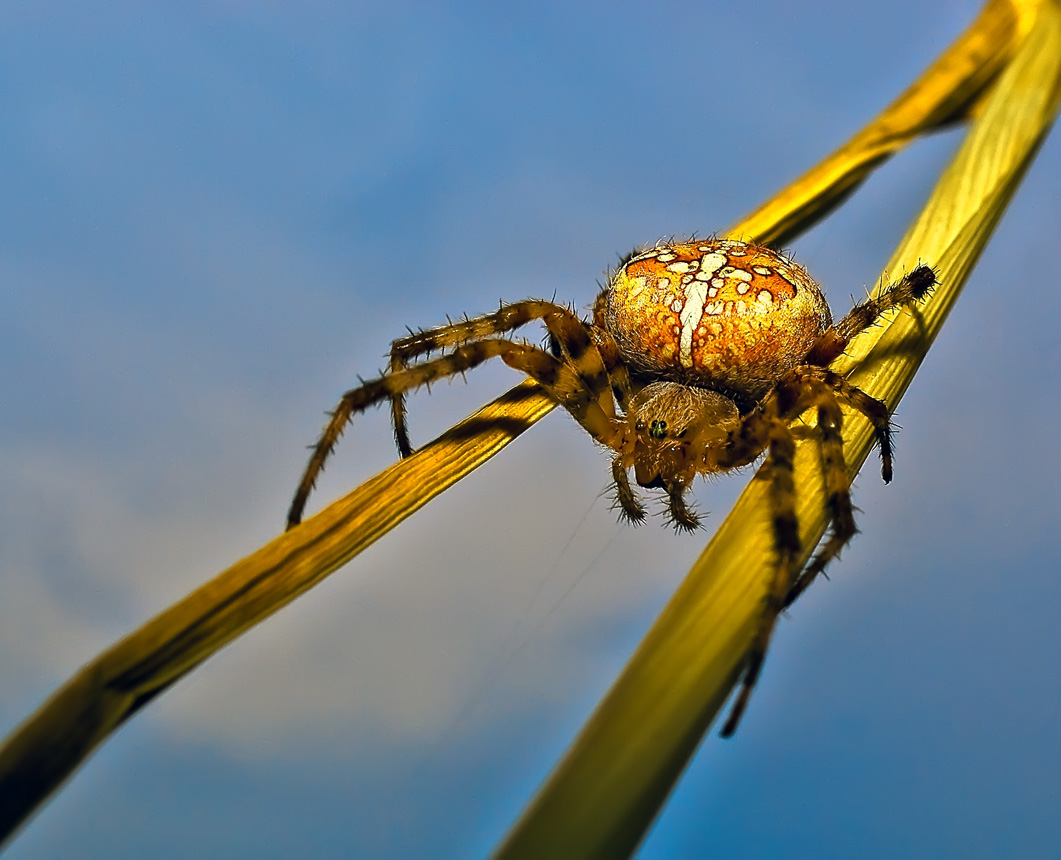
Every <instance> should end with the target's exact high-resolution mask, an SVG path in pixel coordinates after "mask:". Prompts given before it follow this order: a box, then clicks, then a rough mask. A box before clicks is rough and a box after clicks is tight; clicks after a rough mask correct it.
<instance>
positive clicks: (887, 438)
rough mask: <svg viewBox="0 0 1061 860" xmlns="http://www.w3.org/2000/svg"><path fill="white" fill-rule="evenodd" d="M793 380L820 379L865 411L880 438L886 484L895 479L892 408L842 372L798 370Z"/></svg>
mask: <svg viewBox="0 0 1061 860" xmlns="http://www.w3.org/2000/svg"><path fill="white" fill-rule="evenodd" d="M792 375H793V378H794V379H795V380H798V381H799V383H800V384H802V382H803V380H806V379H809V378H813V379H818V380H820V381H821V382H823V383H824V384H825V385H827V386H828V387H829V388H830V389H832V391H833V392H834V393H835V395H836V396H837V397H839V398H840V399H841V400H842V401H843V402H844V403H846V404H847V405H848V406H850V407H851V408H852V409H854V410H856V411H857V412H861V413H862V415H864V416H865V417H866V418H867V419H868V420H869V422H870V423H871V424H872V425H873V434H874V436H876V439H877V448H878V449H879V451H880V461H881V469H880V471H881V478H883V479H884V483H885V484H890V483H891V480H892V457H893V448H892V422H891V415H890V413H889V412H888V407H887V406H886V405H885V404H884V403H883V402H882V401H880V400H877V398H875V397H870V396H869V395H868V394H866V392H865V391H863V390H862V389H861V388H858V387H856V386H854V385H852V384H851V383H850V382H848V381H847V379H845V378H844V377H843V376H841V375H840V374H839V373H834V372H833V371H831V370H826V369H825V368H820V367H811V366H806V367H797V368H796V369H795V370H794V371H792Z"/></svg>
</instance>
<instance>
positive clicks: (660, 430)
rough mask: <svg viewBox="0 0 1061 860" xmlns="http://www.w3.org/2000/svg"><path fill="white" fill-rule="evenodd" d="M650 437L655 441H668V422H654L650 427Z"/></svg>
mask: <svg viewBox="0 0 1061 860" xmlns="http://www.w3.org/2000/svg"><path fill="white" fill-rule="evenodd" d="M648 435H649V436H651V437H652V438H653V439H666V438H667V422H666V421H653V422H652V423H651V424H650V425H649V427H648Z"/></svg>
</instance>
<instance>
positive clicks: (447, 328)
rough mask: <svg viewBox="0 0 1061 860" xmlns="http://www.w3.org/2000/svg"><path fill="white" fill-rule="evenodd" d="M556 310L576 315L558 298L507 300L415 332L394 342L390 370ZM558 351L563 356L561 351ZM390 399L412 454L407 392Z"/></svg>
mask: <svg viewBox="0 0 1061 860" xmlns="http://www.w3.org/2000/svg"><path fill="white" fill-rule="evenodd" d="M556 313H561V314H565V315H570V316H575V315H574V313H573V312H572V311H571V310H570V309H569V308H567V307H564V306H563V305H559V304H557V303H555V302H550V301H545V300H544V299H526V300H525V301H521V302H513V303H512V304H503V305H501V307H500V309H498V310H497V311H495V312H494V313H491V314H483V315H482V316H478V317H472V318H470V319H463V320H460V321H459V322H455V323H450V324H449V325H444V326H439V327H438V328H433V329H427V330H426V331H420V332H415V333H414V334H411V335H409V336H408V337H403V338H400V339H398V340H396V341H394V343H392V344H391V352H390V367H389V371H390V373H397V372H399V371H402V370H405V369H406V368H408V367H409V366H410V363H411V362H412V361H413V360H414V359H416V358H419V357H420V356H425V355H429V354H430V353H432V352H436V351H440V350H446V349H452V348H454V347H457V346H460V345H461V344H465V343H469V342H472V341H477V340H482V339H483V338H487V337H495V336H497V335H502V334H507V333H508V332H511V331H514V330H515V329H517V328H520V327H521V326H524V325H527V324H528V323H531V322H534V321H535V320H544V319H545V318H546V317H547V316H548V315H550V314H556ZM576 319H577V317H576ZM580 325H581V322H580ZM550 339H551V340H553V341H555V339H556V335H555V334H553V333H552V332H550ZM554 354H555V355H556V356H557V357H559V353H554ZM390 402H391V418H392V422H393V426H394V441H395V443H396V444H397V446H398V453H399V455H400V456H402V457H408V456H409V455H410V454H412V452H413V446H412V442H411V441H410V439H409V425H408V422H407V420H406V407H405V395H404V392H401V393H398V394H395V395H393V396H392V397H391V398H390Z"/></svg>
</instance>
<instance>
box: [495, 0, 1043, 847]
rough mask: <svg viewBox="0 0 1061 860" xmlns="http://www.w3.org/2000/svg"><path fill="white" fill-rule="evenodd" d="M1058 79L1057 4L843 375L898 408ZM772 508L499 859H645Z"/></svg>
mask: <svg viewBox="0 0 1061 860" xmlns="http://www.w3.org/2000/svg"><path fill="white" fill-rule="evenodd" d="M1059 82H1061V9H1059V8H1058V7H1057V6H1056V5H1054V4H1049V5H1046V6H1044V8H1043V9H1042V11H1041V14H1040V16H1039V18H1038V20H1037V22H1036V24H1035V26H1034V27H1033V28H1032V30H1031V32H1030V33H1029V35H1028V37H1027V40H1026V42H1025V43H1024V44H1023V46H1022V47H1021V49H1020V51H1019V53H1018V54H1017V55H1016V57H1015V58H1014V60H1013V62H1012V64H1011V65H1010V67H1009V68H1008V69H1007V70H1006V72H1005V73H1004V74H1003V76H1002V77H1001V79H1000V81H999V83H998V86H997V88H996V89H995V90H994V91H993V92H992V94H991V96H990V97H989V99H988V100H987V102H986V103H985V105H984V109H983V112H982V115H981V117H980V119H979V120H978V122H977V123H976V125H975V126H974V128H973V129H972V131H971V132H970V134H969V136H968V137H967V139H966V141H965V142H964V144H963V146H962V148H961V150H960V152H959V153H958V155H957V156H956V157H955V160H954V161H953V163H952V164H951V165H950V167H949V168H948V169H947V171H946V172H945V174H944V176H943V177H942V179H941V180H940V183H939V185H938V186H937V188H936V190H935V192H934V193H933V195H932V197H931V199H930V200H929V202H928V204H927V206H926V207H925V209H924V211H923V212H922V213H921V215H920V217H919V218H918V220H917V221H916V222H915V223H914V225H913V227H912V228H911V229H910V231H909V232H908V234H907V236H906V237H905V238H904V240H903V242H902V243H901V245H900V247H899V248H898V250H897V251H896V253H895V255H894V257H893V258H892V260H891V262H890V264H889V268H890V270H891V271H901V270H903V269H906V270H909V269H910V268H912V267H913V266H914V265H916V264H917V262H918V261H919V260H923V261H926V262H930V263H931V264H932V265H933V266H935V267H937V269H938V273H939V277H940V280H941V282H942V285H941V286H940V287H939V288H938V289H937V290H936V292H935V293H934V294H933V295H932V296H931V298H930V300H929V301H928V303H927V305H925V306H924V307H923V308H920V309H918V310H917V311H911V310H904V311H902V312H901V313H899V314H898V316H897V317H896V318H895V319H893V320H892V321H891V322H890V323H889V324H886V325H884V326H880V327H878V328H875V329H872V330H870V331H869V332H866V333H865V334H864V335H863V336H861V337H860V338H859V339H858V340H857V341H856V342H855V343H854V344H852V349H851V351H850V354H849V355H846V356H844V360H843V363H842V366H841V367H840V369H841V370H843V371H851V378H852V379H853V381H854V382H855V383H856V384H857V385H858V386H859V387H861V388H862V389H863V390H865V391H867V392H868V393H869V394H871V395H873V396H874V397H878V398H881V399H883V400H885V401H886V402H887V403H888V404H889V405H891V406H892V407H894V405H895V404H896V403H897V402H898V399H899V398H900V397H901V396H902V393H903V392H904V391H905V390H906V387H907V386H908V385H909V383H910V380H911V379H912V377H913V374H914V373H915V371H916V370H917V368H918V366H919V365H920V363H921V360H922V359H923V357H924V355H925V353H926V351H927V349H928V347H929V345H930V344H931V342H932V340H933V339H934V337H935V335H936V333H937V332H938V331H939V329H940V327H941V325H942V323H943V321H944V319H945V318H946V316H947V313H948V312H949V310H950V308H951V307H952V305H953V303H954V301H955V300H956V298H957V296H958V294H959V292H960V290H961V287H962V285H963V284H964V282H965V279H966V277H967V276H968V274H969V272H970V271H971V269H972V266H973V265H974V263H975V261H976V259H977V257H978V256H979V254H980V252H981V251H982V250H983V248H984V246H985V244H986V242H987V240H988V237H989V235H990V233H991V231H992V228H993V227H994V225H995V224H996V223H997V221H998V219H999V218H1000V217H1001V215H1002V213H1003V211H1004V210H1005V208H1006V205H1007V203H1008V202H1009V199H1010V197H1011V196H1012V194H1013V192H1014V191H1015V190H1016V188H1017V185H1018V184H1019V181H1020V179H1021V177H1022V176H1023V174H1024V171H1025V170H1026V169H1027V167H1028V165H1029V164H1030V163H1031V160H1032V158H1033V157H1034V154H1035V152H1036V150H1037V148H1038V145H1039V143H1040V142H1041V140H1042V139H1043V137H1044V135H1045V134H1046V132H1047V131H1048V129H1049V127H1050V125H1051V123H1052V122H1053V119H1054V115H1055V114H1056V111H1057V107H1058V86H1059ZM838 364H840V363H839V362H838ZM871 437H872V433H871V429H870V427H869V425H868V423H867V422H865V421H864V420H859V419H857V418H855V417H854V416H851V418H850V420H848V421H847V422H845V426H844V440H845V450H846V455H847V460H848V469H849V472H850V474H852V475H854V473H856V472H857V471H858V469H859V468H860V466H861V465H862V463H863V462H864V460H865V459H866V456H867V454H868V452H869V450H870V447H871V444H872V438H871ZM796 466H797V472H798V474H797V496H798V498H799V502H800V506H799V517H800V524H801V538H802V540H803V546H804V547H806V548H807V549H806V556H809V554H810V551H811V548H813V546H814V545H815V544H816V543H817V541H818V540H820V538H821V537H822V535H823V533H824V530H825V518H824V517H825V515H824V503H823V492H822V486H821V477H820V463H819V459H818V453H817V448H816V445H815V444H814V443H813V440H807V441H805V442H804V443H803V444H801V445H800V447H799V451H798V455H797V463H796ZM767 510H768V502H767V497H766V489H765V485H764V483H763V482H760V481H755V480H753V481H752V482H751V484H750V485H749V487H748V488H747V490H746V491H745V492H744V494H743V495H742V496H741V498H740V500H739V501H738V503H737V505H736V506H735V507H734V509H733V511H732V513H731V514H730V516H729V517H728V518H727V519H726V521H725V522H724V523H723V524H722V526H721V527H720V529H719V531H718V533H717V534H716V536H715V538H714V539H713V540H712V542H711V543H710V545H709V546H708V547H707V549H706V550H705V551H704V553H703V554H702V555H701V557H700V559H699V560H698V561H697V563H696V565H695V566H694V568H693V570H692V571H691V572H690V574H689V576H688V578H687V579H686V580H685V582H684V583H683V584H682V586H681V587H680V588H679V590H678V591H677V593H676V594H675V595H674V597H673V598H672V600H671V601H670V603H669V604H668V606H667V607H666V608H665V609H664V611H663V613H662V614H661V616H660V618H659V619H658V620H657V622H656V624H655V625H654V626H653V628H652V629H651V631H650V632H649V633H648V635H647V636H646V638H645V640H644V641H643V642H642V644H641V647H640V648H639V649H638V651H637V653H636V654H635V655H634V657H633V658H632V659H631V661H630V663H629V664H628V666H627V667H626V669H625V670H624V672H623V674H622V675H621V677H620V678H619V680H618V681H617V682H616V684H615V685H614V687H613V688H612V690H611V691H610V692H609V694H608V696H607V697H606V698H605V700H604V701H603V702H602V703H601V705H600V706H599V707H598V709H597V712H596V713H595V714H594V715H593V717H592V718H591V720H590V721H589V722H588V723H587V725H586V726H585V728H584V729H583V731H582V733H581V735H580V737H579V738H578V739H577V741H576V742H575V744H574V745H573V746H572V748H571V749H570V750H569V752H568V754H567V756H566V757H565V758H564V760H563V761H562V762H561V764H560V765H559V766H558V767H557V769H556V771H555V772H554V773H553V775H552V776H551V778H550V780H549V781H548V782H547V784H546V786H545V787H544V788H543V789H542V791H541V792H540V793H539V795H538V797H537V798H536V799H535V800H534V802H533V803H532V804H531V805H530V806H529V807H528V809H527V811H526V812H525V814H524V816H523V818H522V819H521V820H520V822H519V823H518V824H517V826H516V827H515V829H514V830H513V832H512V833H511V834H510V835H509V838H508V840H507V841H506V843H505V844H504V845H503V846H502V847H501V849H500V850H499V852H498V855H497V856H499V857H504V858H514V857H553V856H578V857H621V856H627V855H629V854H631V853H632V852H633V851H634V850H635V849H636V847H637V845H638V844H639V842H640V841H641V839H642V838H643V836H644V834H645V832H646V831H647V829H648V827H649V826H650V824H651V823H652V821H653V819H654V818H655V816H656V815H657V813H658V811H659V809H660V807H661V805H662V804H663V802H664V800H665V799H666V796H667V795H668V793H669V792H670V790H671V788H672V787H673V785H674V783H675V782H676V781H677V779H678V777H679V776H680V774H681V772H682V770H683V769H684V767H685V764H686V763H687V761H688V760H689V758H690V757H691V756H692V754H693V752H694V751H695V749H696V746H697V745H698V744H699V742H700V739H701V738H702V736H703V734H704V732H705V731H706V730H707V728H708V726H709V725H710V723H711V721H712V720H713V719H714V718H715V715H716V714H717V713H718V710H719V709H720V708H721V706H722V704H723V703H724V701H725V698H726V696H727V695H728V692H729V690H730V689H731V687H732V685H733V683H734V681H735V679H736V678H737V677H738V673H739V672H740V669H741V667H742V664H743V659H744V654H745V653H746V650H747V647H748V645H749V643H750V641H751V638H752V636H753V634H754V631H755V629H756V627H757V625H758V623H759V619H760V617H761V612H762V606H763V601H764V598H765V595H766V590H767V584H768V582H769V578H770V575H771V573H772V569H773V538H772V534H771V530H770V525H769V523H768V521H767V517H766V516H765V513H764V512H765V511H767Z"/></svg>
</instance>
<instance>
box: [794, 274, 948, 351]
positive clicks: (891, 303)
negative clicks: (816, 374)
mask: <svg viewBox="0 0 1061 860" xmlns="http://www.w3.org/2000/svg"><path fill="white" fill-rule="evenodd" d="M938 283H939V281H938V280H936V273H935V272H934V271H933V270H932V269H931V268H929V267H928V266H918V267H917V268H915V269H913V270H911V271H910V272H907V273H906V274H905V275H904V276H903V277H902V278H900V279H899V280H898V281H896V282H895V283H894V284H891V285H889V286H888V287H887V289H885V290H883V291H882V292H881V294H880V295H879V296H877V297H876V298H873V299H866V301H864V302H858V303H857V304H856V305H855V306H854V307H853V308H851V310H850V311H848V313H847V315H846V316H845V317H844V318H843V319H842V320H840V321H839V322H838V323H836V324H835V325H833V326H832V327H830V328H828V329H826V331H825V332H824V333H823V334H822V335H821V337H819V338H818V340H817V342H816V343H815V344H814V345H813V346H812V347H811V349H810V352H809V353H807V357H806V359H805V360H804V361H805V363H806V364H815V365H818V366H819V367H825V366H826V365H827V364H829V363H831V362H832V361H833V360H834V359H835V358H837V357H838V356H839V355H840V354H841V353H842V352H843V351H844V350H845V349H847V345H848V344H849V343H850V342H851V340H852V338H854V336H855V335H857V334H859V333H860V332H862V331H865V330H866V329H867V328H869V327H870V326H872V325H873V324H874V323H875V322H877V320H879V319H880V317H881V315H882V314H884V313H886V312H887V311H889V310H891V309H892V308H895V307H899V306H901V305H907V304H911V303H913V302H917V301H920V300H921V299H923V298H924V297H925V296H926V295H928V293H929V291H930V290H931V289H932V288H933V287H934V286H936V284H938Z"/></svg>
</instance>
